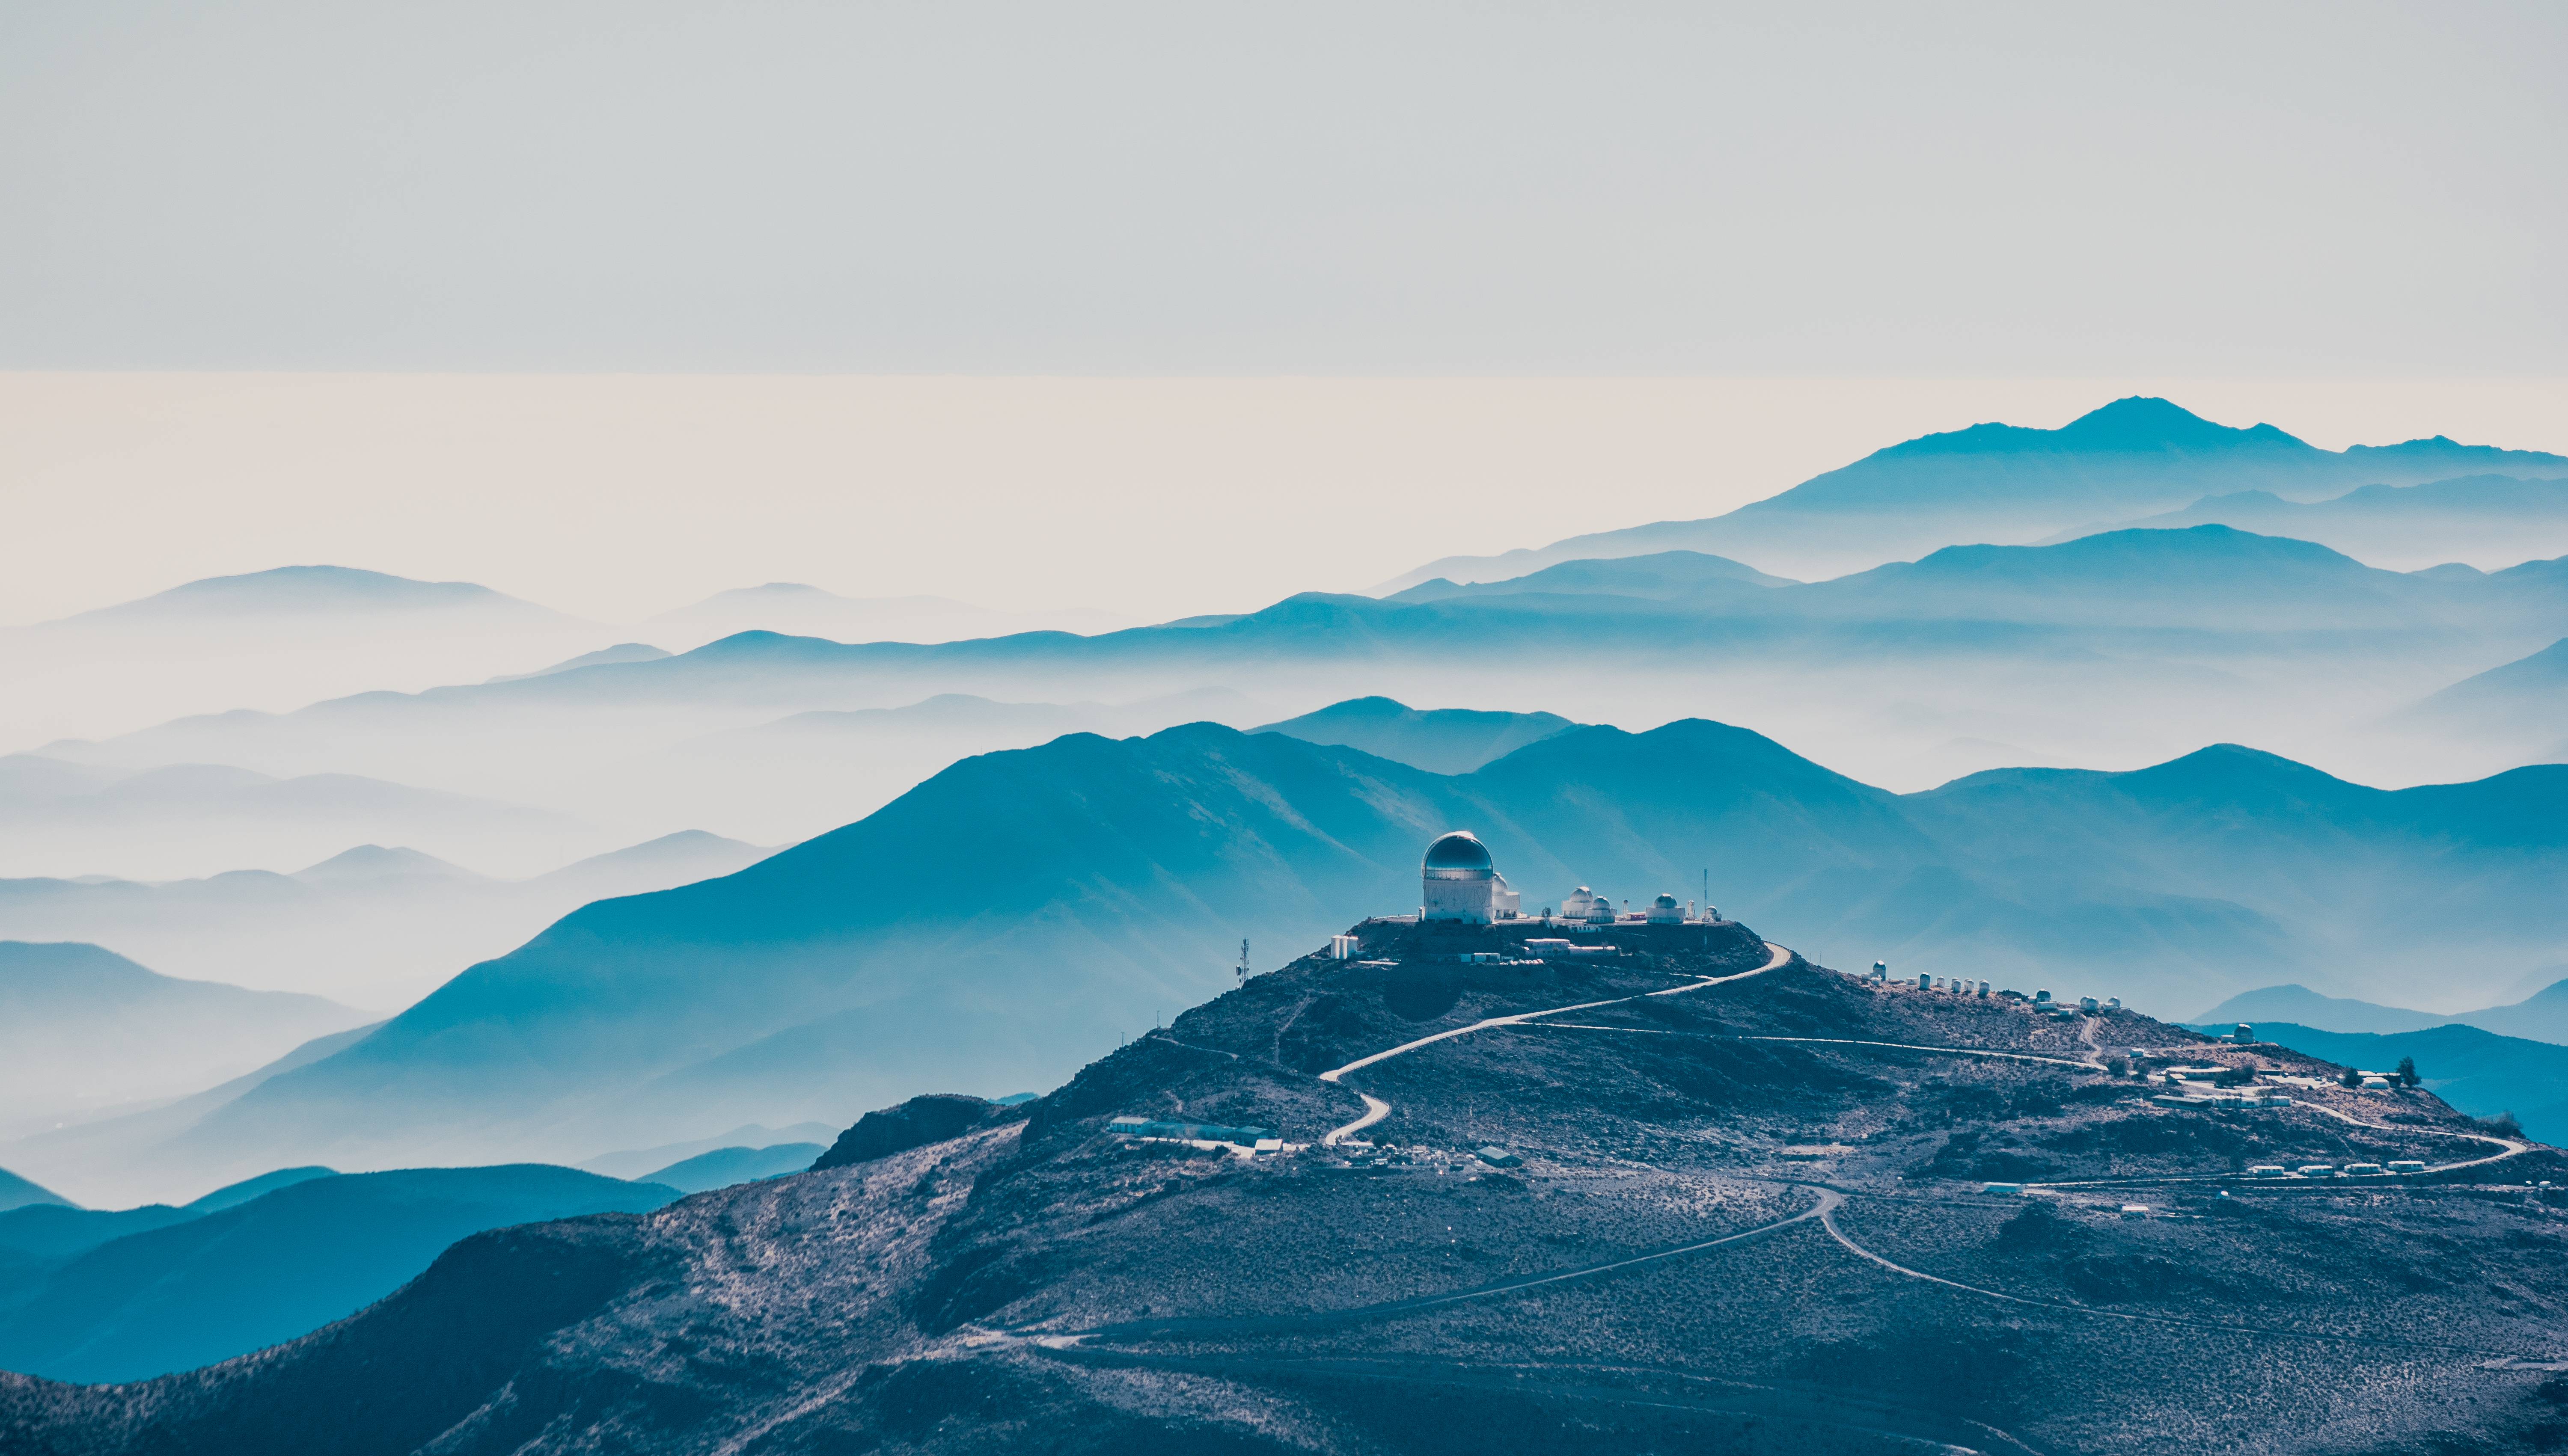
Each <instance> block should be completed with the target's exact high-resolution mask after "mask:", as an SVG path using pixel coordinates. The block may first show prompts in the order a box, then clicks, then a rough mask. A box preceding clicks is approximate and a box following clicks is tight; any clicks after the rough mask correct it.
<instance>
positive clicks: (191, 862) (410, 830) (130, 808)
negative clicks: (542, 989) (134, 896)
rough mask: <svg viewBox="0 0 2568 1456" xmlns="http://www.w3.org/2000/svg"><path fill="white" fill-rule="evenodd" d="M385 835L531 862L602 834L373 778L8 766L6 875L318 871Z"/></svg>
mask: <svg viewBox="0 0 2568 1456" xmlns="http://www.w3.org/2000/svg"><path fill="white" fill-rule="evenodd" d="M379 837H398V838H401V839H405V840H408V841H410V842H412V843H414V844H420V843H425V844H430V845H433V846H437V847H441V848H444V849H446V850H447V851H448V852H449V853H460V854H462V855H464V856H471V855H473V854H474V852H475V851H487V852H490V853H493V854H496V855H500V856H504V857H506V858H509V859H514V858H516V857H517V855H518V854H520V853H523V852H524V851H523V850H521V849H517V848H515V847H516V846H525V847H529V848H533V849H534V850H535V852H537V853H540V852H541V849H542V848H547V847H555V846H558V847H561V848H573V847H578V846H583V845H588V844H593V843H594V841H595V839H596V838H597V837H598V836H597V833H596V831H594V830H592V829H590V828H589V827H588V826H587V825H585V824H583V823H581V822H580V821H578V820H576V819H573V818H571V817H569V816H567V815H564V814H560V813H556V812H553V811H550V810H546V809H540V808H533V807H529V806H527V805H524V804H517V803H508V802H505V801H502V800H498V799H490V798H483V797H480V796H477V795H472V794H460V793H451V792H447V791H444V790H439V789H425V788H415V787H412V786H410V785H408V784H403V783H393V782H389V781H386V780H384V779H380V778H370V777H366V776H364V775H361V774H350V773H309V774H297V775H294V776H291V777H280V776H278V775H275V774H270V773H262V772H259V771H257V770H255V769H250V768H238V767H232V766H229V765H226V764H219V763H203V762H193V763H174V764H170V765H167V766H164V767H158V768H145V769H141V770H139V771H128V770H122V769H114V768H98V767H92V766H88V765H82V764H73V763H66V762H63V761H61V760H56V759H47V758H44V757H41V756H38V755H32V754H13V755H10V756H8V757H6V758H0V874H11V875H22V876H23V875H44V874H49V873H50V874H62V873H66V872H77V871H89V872H101V873H109V874H116V875H123V876H128V877H133V878H137V879H155V880H157V879H174V878H179V877H182V876H188V875H197V874H207V873H213V872H216V871H219V870H222V869H227V868H230V867H232V866H234V865H237V864H239V863H240V861H241V860H242V859H249V860H251V861H253V862H255V861H257V860H267V861H269V862H271V863H273V862H275V861H277V860H283V861H284V862H286V863H288V864H293V863H298V862H302V863H308V862H311V861H313V860H316V859H319V858H320V857H322V856H323V855H326V854H329V853H331V852H333V851H335V850H338V849H343V848H345V847H346V846H347V845H349V844H350V843H351V842H354V841H361V840H365V839H369V838H379ZM567 857H569V856H567V855H562V856H560V858H567ZM560 858H556V859H554V862H555V863H559V862H560Z"/></svg>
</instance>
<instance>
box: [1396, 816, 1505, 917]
mask: <svg viewBox="0 0 2568 1456" xmlns="http://www.w3.org/2000/svg"><path fill="white" fill-rule="evenodd" d="M1419 878H1420V880H1421V882H1422V884H1421V889H1422V895H1421V898H1420V900H1419V904H1420V906H1421V907H1422V910H1423V913H1424V915H1425V917H1426V918H1427V919H1429V920H1457V921H1461V922H1463V923H1465V924H1468V925H1487V924H1488V923H1489V922H1491V921H1494V920H1513V919H1515V918H1516V913H1517V910H1518V907H1519V905H1520V903H1521V902H1520V901H1519V899H1518V897H1517V895H1516V892H1515V891H1513V890H1510V889H1508V888H1507V881H1506V877H1505V876H1504V875H1501V874H1499V873H1498V870H1497V866H1495V865H1493V864H1491V863H1490V862H1489V847H1488V846H1487V845H1485V844H1482V843H1481V842H1480V841H1479V839H1478V838H1477V837H1475V836H1473V835H1472V834H1470V833H1468V832H1466V831H1464V830H1460V829H1456V830H1454V831H1453V832H1452V833H1450V834H1446V835H1444V837H1442V838H1440V839H1438V840H1437V841H1436V842H1435V843H1433V844H1431V845H1429V846H1427V859H1426V862H1425V863H1424V864H1422V865H1420V866H1419Z"/></svg>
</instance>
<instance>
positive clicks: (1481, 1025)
mask: <svg viewBox="0 0 2568 1456" xmlns="http://www.w3.org/2000/svg"><path fill="white" fill-rule="evenodd" d="M1765 951H1766V961H1765V965H1763V966H1760V967H1758V968H1757V969H1756V970H1754V971H1742V972H1739V973H1738V974H1737V975H1733V976H1707V977H1705V978H1704V979H1702V980H1700V981H1696V982H1692V983H1689V984H1687V985H1684V986H1671V987H1668V988H1667V989H1666V990H1664V991H1644V992H1641V993H1639V994H1638V995H1634V996H1617V997H1612V998H1609V999H1607V1000H1605V1001H1582V1002H1579V1003H1578V1004H1576V1005H1575V1006H1565V1007H1551V1008H1548V1009H1546V1010H1543V1011H1538V1012H1518V1013H1516V1014H1515V1015H1514V1016H1511V1017H1490V1018H1487V1019H1483V1020H1477V1021H1473V1022H1472V1023H1471V1024H1469V1025H1467V1026H1455V1027H1452V1028H1450V1029H1449V1030H1444V1031H1439V1032H1437V1033H1436V1034H1434V1035H1432V1036H1421V1037H1419V1038H1418V1039H1417V1040H1415V1041H1403V1042H1402V1043H1400V1044H1399V1045H1398V1046H1394V1047H1392V1048H1391V1049H1390V1050H1388V1051H1377V1052H1375V1053H1374V1054H1373V1055H1371V1056H1359V1057H1357V1058H1356V1059H1355V1060H1353V1061H1350V1062H1348V1063H1347V1064H1346V1065H1344V1066H1340V1067H1332V1068H1330V1069H1329V1070H1327V1071H1324V1072H1322V1073H1320V1080H1322V1081H1324V1082H1336V1083H1339V1084H1341V1085H1343V1084H1344V1078H1345V1077H1346V1075H1347V1073H1349V1072H1353V1071H1362V1070H1364V1069H1365V1068H1366V1067H1369V1066H1371V1065H1373V1064H1374V1063H1375V1062H1378V1061H1389V1060H1391V1059H1392V1058H1393V1057H1395V1056H1406V1055H1408V1054H1409V1053H1410V1052H1413V1051H1416V1050H1417V1049H1418V1048H1419V1047H1421V1046H1433V1045H1435V1044H1436V1043H1437V1042H1439V1041H1450V1040H1452V1039H1453V1038H1454V1037H1456V1036H1468V1035H1470V1034H1471V1033H1472V1032H1474V1031H1486V1030H1490V1029H1492V1028H1494V1027H1498V1026H1521V1025H1524V1024H1525V1023H1526V1022H1528V1021H1535V1020H1539V1019H1542V1018H1544V1017H1559V1016H1566V1015H1568V1014H1569V1013H1571V1012H1592V1011H1594V1010H1596V1009H1597V1008H1598V1007H1618V1006H1623V1005H1626V1004H1628V1003H1631V1002H1636V1001H1647V1000H1649V999H1650V998H1651V997H1654V996H1684V995H1687V994H1688V993H1691V992H1697V991H1702V990H1704V989H1705V988H1707V987H1713V986H1728V985H1730V984H1731V983H1732V982H1735V981H1745V980H1747V979H1748V978H1749V977H1751V976H1763V975H1765V973H1766V972H1768V971H1779V970H1781V969H1782V968H1784V967H1785V966H1788V965H1790V964H1792V953H1791V952H1790V951H1789V950H1786V949H1785V948H1783V947H1781V946H1778V945H1776V944H1774V943H1773V942H1772V941H1767V942H1766V943H1765ZM1347 1090H1349V1091H1352V1092H1355V1094H1356V1095H1357V1096H1359V1097H1362V1098H1364V1104H1365V1111H1364V1115H1363V1116H1362V1117H1359V1118H1357V1119H1356V1120H1355V1121H1353V1122H1350V1123H1348V1124H1346V1125H1345V1126H1344V1127H1335V1128H1331V1129H1330V1130H1329V1131H1328V1133H1327V1134H1326V1135H1325V1136H1323V1137H1322V1138H1321V1139H1320V1145H1321V1146H1322V1147H1331V1148H1333V1147H1336V1146H1337V1145H1338V1144H1339V1143H1342V1142H1344V1141H1346V1140H1347V1138H1349V1137H1351V1136H1353V1135H1354V1134H1356V1133H1359V1132H1362V1131H1364V1130H1365V1129H1366V1128H1368V1127H1371V1126H1373V1125H1374V1124H1375V1123H1377V1122H1380V1121H1381V1120H1383V1119H1384V1118H1385V1117H1388V1116H1390V1115H1391V1104H1390V1103H1389V1102H1386V1101H1384V1100H1382V1099H1381V1098H1380V1097H1377V1096H1374V1095H1373V1094H1371V1093H1369V1092H1363V1091H1357V1090H1356V1089H1355V1088H1353V1087H1349V1088H1348V1089H1347Z"/></svg>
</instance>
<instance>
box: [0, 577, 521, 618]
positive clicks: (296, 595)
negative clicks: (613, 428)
mask: <svg viewBox="0 0 2568 1456" xmlns="http://www.w3.org/2000/svg"><path fill="white" fill-rule="evenodd" d="M430 614H436V615H445V616H473V617H479V618H482V619H485V620H488V621H491V622H494V623H497V622H510V623H521V624H524V625H529V626H532V625H558V624H562V623H566V622H568V621H570V620H571V619H569V618H567V617H564V616H563V614H561V613H559V612H555V611H553V610H552V609H550V608H548V607H539V606H536V605H535V604H534V603H532V602H527V601H521V600H519V599H518V598H516V597H511V596H507V595H504V594H502V593H499V592H495V591H492V590H490V589H489V588H488V587H485V586H477V585H475V584H474V583H472V582H469V581H415V580H413V579H411V578H409V577H406V576H392V575H388V574H386V573H384V572H380V571H362V570H358V569H356V568H354V567H347V566H279V567H274V568H271V569H269V570H266V571H253V572H248V573H245V574H243V575H239V576H209V577H205V578H203V579H201V580H197V581H190V582H186V583H184V584H182V585H179V586H174V587H171V588H169V589H168V590H167V591H163V592H158V593H155V594H154V595H152V596H148V597H143V598H140V599H138V600H135V601H131V602H121V603H118V604H117V605H115V606H112V607H100V608H97V609H95V610H93V611H88V612H82V613H78V614H76V615H74V616H70V617H63V618H58V619H56V620H55V621H53V622H49V623H46V624H44V625H46V626H48V627H136V626H188V625H198V624H205V623H214V622H221V621H226V620H238V619H263V620H274V619H280V618H285V619H290V618H297V617H303V618H335V619H343V620H344V619H354V618H381V617H406V616H422V615H430Z"/></svg>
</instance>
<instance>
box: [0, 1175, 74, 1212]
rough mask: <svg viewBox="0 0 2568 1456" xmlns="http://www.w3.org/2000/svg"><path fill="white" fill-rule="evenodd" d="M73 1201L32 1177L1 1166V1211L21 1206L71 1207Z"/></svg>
mask: <svg viewBox="0 0 2568 1456" xmlns="http://www.w3.org/2000/svg"><path fill="white" fill-rule="evenodd" d="M71 1206H72V1205H71V1201H70V1200H69V1199H66V1198H64V1197H63V1196H62V1195H61V1194H59V1193H56V1192H54V1191H53V1190H52V1189H50V1188H47V1187H46V1186H44V1185H43V1184H41V1183H38V1182H35V1181H34V1180H32V1179H28V1178H21V1177H19V1176H18V1175H17V1174H15V1173H12V1172H10V1171H9V1170H8V1169H6V1168H0V1212H6V1211H8V1210H12V1209H21V1208H39V1207H54V1208H69V1207H71Z"/></svg>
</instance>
